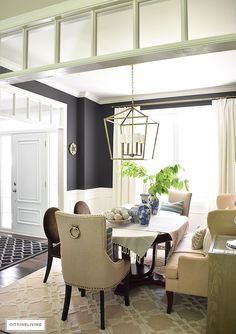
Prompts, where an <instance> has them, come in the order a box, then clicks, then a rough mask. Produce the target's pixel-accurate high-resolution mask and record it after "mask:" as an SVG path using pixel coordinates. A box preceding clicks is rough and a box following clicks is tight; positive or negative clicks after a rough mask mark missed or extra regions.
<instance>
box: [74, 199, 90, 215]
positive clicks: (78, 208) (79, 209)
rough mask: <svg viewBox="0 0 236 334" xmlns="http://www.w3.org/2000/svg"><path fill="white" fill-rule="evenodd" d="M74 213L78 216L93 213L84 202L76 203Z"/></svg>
mask: <svg viewBox="0 0 236 334" xmlns="http://www.w3.org/2000/svg"><path fill="white" fill-rule="evenodd" d="M74 213H76V214H85V215H86V214H88V215H89V214H91V211H90V209H89V206H88V204H87V203H86V202H84V201H78V202H77V203H75V206H74Z"/></svg>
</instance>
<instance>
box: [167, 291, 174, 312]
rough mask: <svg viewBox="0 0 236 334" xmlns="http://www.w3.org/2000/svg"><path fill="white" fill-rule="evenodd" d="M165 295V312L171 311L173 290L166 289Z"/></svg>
mask: <svg viewBox="0 0 236 334" xmlns="http://www.w3.org/2000/svg"><path fill="white" fill-rule="evenodd" d="M166 296H167V313H169V314H170V313H171V311H172V305H173V300H174V292H173V291H166Z"/></svg>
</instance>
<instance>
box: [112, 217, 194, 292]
mask: <svg viewBox="0 0 236 334" xmlns="http://www.w3.org/2000/svg"><path fill="white" fill-rule="evenodd" d="M110 226H111V227H112V242H113V245H114V248H118V247H119V248H121V249H122V252H121V253H122V257H123V258H129V259H130V255H131V253H132V254H135V256H136V261H134V262H133V263H131V271H130V288H132V287H135V286H139V285H143V284H145V285H153V284H154V285H161V286H164V285H165V279H164V277H163V275H161V274H157V273H156V272H154V268H155V262H156V253H157V252H156V247H157V245H158V244H160V243H165V245H166V247H168V249H167V250H166V253H165V254H166V257H167V255H168V256H170V255H171V253H172V252H174V250H175V249H176V247H177V246H178V244H179V242H180V241H181V240H182V238H183V236H184V235H185V234H186V232H187V230H188V226H189V223H188V217H186V216H182V215H179V214H176V213H174V212H170V211H158V213H157V215H151V217H150V221H149V224H148V225H141V224H140V223H134V222H132V220H128V221H127V222H124V223H123V224H116V223H110ZM150 248H152V261H151V265H149V266H147V265H146V264H145V263H144V258H145V256H146V254H147V251H148V250H149V249H150ZM131 262H132V261H131Z"/></svg>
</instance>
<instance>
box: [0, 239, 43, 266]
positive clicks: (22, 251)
mask: <svg viewBox="0 0 236 334" xmlns="http://www.w3.org/2000/svg"><path fill="white" fill-rule="evenodd" d="M47 247H48V244H47V242H40V241H35V240H24V239H20V238H14V237H12V236H8V235H1V236H0V270H3V269H6V268H8V267H11V266H13V265H15V264H17V263H19V262H22V261H24V260H26V259H29V258H30V257H34V256H35V255H38V254H40V253H44V252H46V251H47Z"/></svg>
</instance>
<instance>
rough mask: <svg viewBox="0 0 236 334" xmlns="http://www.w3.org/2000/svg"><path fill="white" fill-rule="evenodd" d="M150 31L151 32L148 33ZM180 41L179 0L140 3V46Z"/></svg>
mask: <svg viewBox="0 0 236 334" xmlns="http://www.w3.org/2000/svg"><path fill="white" fill-rule="evenodd" d="M150 32H151V33H150ZM180 41H181V6H180V0H170V1H161V2H153V3H151V4H150V3H149V2H144V3H141V4H140V47H141V48H143V47H148V46H153V45H158V44H168V43H174V42H180Z"/></svg>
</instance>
